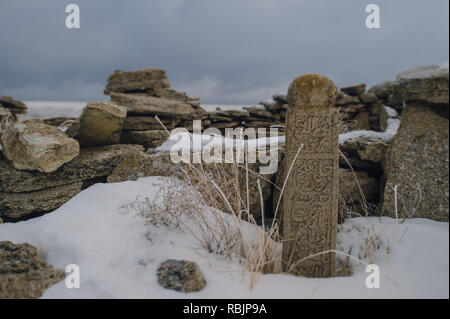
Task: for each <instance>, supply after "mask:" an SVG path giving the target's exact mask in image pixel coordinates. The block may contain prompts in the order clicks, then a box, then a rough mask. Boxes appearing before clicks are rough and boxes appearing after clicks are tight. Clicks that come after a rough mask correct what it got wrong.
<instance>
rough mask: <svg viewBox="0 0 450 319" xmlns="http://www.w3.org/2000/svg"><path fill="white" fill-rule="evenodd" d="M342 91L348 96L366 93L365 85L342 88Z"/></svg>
mask: <svg viewBox="0 0 450 319" xmlns="http://www.w3.org/2000/svg"><path fill="white" fill-rule="evenodd" d="M341 91H342V92H344V93H345V94H347V95H351V96H358V95H361V94H363V93H364V92H365V91H366V85H365V84H358V85H352V86H347V87H343V88H341Z"/></svg>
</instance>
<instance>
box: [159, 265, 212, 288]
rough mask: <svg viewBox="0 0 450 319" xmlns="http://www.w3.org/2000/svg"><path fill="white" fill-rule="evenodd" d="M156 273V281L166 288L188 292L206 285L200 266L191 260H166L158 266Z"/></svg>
mask: <svg viewBox="0 0 450 319" xmlns="http://www.w3.org/2000/svg"><path fill="white" fill-rule="evenodd" d="M157 275H158V283H159V284H160V285H161V286H163V287H164V288H166V289H172V290H175V291H180V292H184V293H188V292H194V291H200V290H202V289H203V288H205V286H206V281H205V279H204V277H203V274H202V272H201V271H200V268H199V267H198V265H197V264H196V263H195V262H193V261H186V260H174V259H169V260H166V261H165V262H163V263H162V264H161V265H160V266H159V268H158V271H157Z"/></svg>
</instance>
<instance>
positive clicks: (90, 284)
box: [0, 177, 449, 298]
mask: <svg viewBox="0 0 450 319" xmlns="http://www.w3.org/2000/svg"><path fill="white" fill-rule="evenodd" d="M163 180H164V179H163V178H161V177H146V178H141V179H139V180H137V181H134V182H131V181H129V182H123V183H114V184H95V185H93V186H91V187H89V188H88V189H86V190H84V191H83V192H81V193H80V194H78V195H77V196H75V197H74V198H72V199H71V200H70V201H68V202H67V203H66V204H64V205H63V206H61V207H60V208H59V209H57V210H55V211H54V212H53V213H50V214H47V215H44V216H42V217H39V218H34V219H31V220H28V221H23V222H20V223H16V224H9V223H5V224H1V225H0V240H10V241H12V242H14V243H23V242H28V243H30V244H32V245H34V246H36V247H37V248H38V252H39V254H40V255H41V256H42V257H43V258H44V259H45V260H46V261H47V262H48V263H50V264H52V265H53V266H54V267H57V268H59V269H65V267H66V266H67V265H69V264H77V265H78V266H79V267H80V275H81V287H80V288H79V289H68V288H66V286H65V283H64V281H62V282H60V283H58V284H56V285H54V286H52V287H50V288H49V289H48V290H47V291H46V292H45V294H44V295H43V298H448V297H449V225H448V223H442V222H435V221H430V220H425V219H411V220H407V221H405V222H404V223H402V224H399V223H397V222H396V221H395V220H394V219H391V218H387V217H384V218H375V217H371V218H355V219H349V220H347V221H346V222H345V223H344V224H343V225H342V226H340V231H339V233H338V239H339V247H340V248H339V249H342V250H343V251H345V252H347V251H348V250H349V248H350V247H352V255H354V256H356V257H357V255H358V253H359V252H360V251H361V250H363V249H364V247H365V242H366V239H367V238H368V236H371V237H377V238H379V240H380V244H379V247H380V249H378V250H377V251H375V252H374V254H373V256H374V259H373V261H371V262H373V263H375V264H377V265H378V266H379V267H380V270H381V287H380V288H379V289H368V288H366V285H365V281H366V278H367V276H368V273H366V272H365V265H362V264H359V263H358V262H356V261H353V262H352V263H353V265H354V274H353V275H352V276H350V277H338V278H329V279H314V278H300V277H295V276H291V275H281V274H271V275H261V276H260V277H259V279H258V281H257V282H256V285H255V286H254V288H253V289H250V285H249V276H248V275H244V276H243V272H242V270H243V265H242V264H240V263H238V262H237V261H231V262H228V261H225V260H224V259H223V258H221V257H220V256H216V255H211V254H209V253H207V252H206V251H205V250H204V249H202V248H201V246H200V245H199V243H198V242H197V241H196V240H195V239H194V238H193V236H192V234H190V233H189V232H186V231H185V232H181V231H175V230H168V229H166V228H156V227H154V226H151V225H146V224H145V223H144V220H143V219H142V218H141V217H140V216H137V215H136V214H135V213H133V212H126V211H123V210H122V209H121V208H120V206H122V205H123V204H127V203H130V202H131V201H133V200H135V199H136V196H149V197H151V198H152V197H155V196H156V194H157V191H158V189H159V187H160V185H161V183H162V182H163ZM243 223H245V222H243ZM244 225H245V226H246V227H242V228H241V229H242V231H243V232H244V236H252V233H254V232H255V228H256V227H255V226H253V225H249V224H247V223H245V224H244ZM149 239H151V240H149ZM171 258H174V259H186V260H191V261H195V262H196V263H197V264H198V265H199V266H200V268H201V270H202V272H203V274H204V275H205V279H206V281H207V286H206V288H205V289H204V290H202V291H200V292H196V293H190V294H183V293H180V292H175V291H172V290H167V289H164V288H162V287H161V286H159V284H158V283H157V276H156V270H157V268H158V266H159V265H160V263H161V262H163V261H164V260H166V259H171Z"/></svg>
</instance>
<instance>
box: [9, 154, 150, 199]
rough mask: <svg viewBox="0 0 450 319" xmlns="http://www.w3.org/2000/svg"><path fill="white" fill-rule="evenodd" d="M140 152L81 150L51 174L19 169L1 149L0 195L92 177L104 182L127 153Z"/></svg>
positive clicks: (26, 191) (68, 183) (88, 179)
mask: <svg viewBox="0 0 450 319" xmlns="http://www.w3.org/2000/svg"><path fill="white" fill-rule="evenodd" d="M134 153H143V147H142V146H138V145H109V146H101V147H92V148H84V149H81V151H80V155H79V156H78V157H76V158H75V159H73V160H72V161H70V162H69V163H67V164H65V165H63V166H61V167H60V168H59V169H57V170H56V171H54V172H52V173H41V172H36V171H18V170H16V169H14V167H13V166H12V165H11V163H10V162H9V161H7V160H6V159H5V158H4V157H3V156H2V155H1V152H0V198H3V197H4V196H5V195H4V193H28V192H35V191H40V190H45V189H48V188H54V187H60V186H65V185H72V184H76V183H78V182H88V181H91V180H97V181H103V182H104V181H105V180H106V177H107V176H109V175H110V174H112V173H113V171H114V169H115V168H116V167H117V166H118V165H119V164H120V163H121V162H122V160H123V159H124V158H126V156H128V155H129V154H134Z"/></svg>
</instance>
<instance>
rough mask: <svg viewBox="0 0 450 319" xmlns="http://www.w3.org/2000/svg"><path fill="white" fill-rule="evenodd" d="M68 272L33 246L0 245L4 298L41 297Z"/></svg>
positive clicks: (0, 294)
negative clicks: (60, 268)
mask: <svg viewBox="0 0 450 319" xmlns="http://www.w3.org/2000/svg"><path fill="white" fill-rule="evenodd" d="M64 277H65V273H64V271H62V270H57V269H54V268H53V267H52V266H50V265H49V264H47V263H46V262H45V261H44V260H42V259H41V258H40V257H39V256H38V254H37V250H36V248H35V247H33V246H31V245H30V244H19V245H16V244H13V243H12V242H10V241H2V242H0V299H19V298H22V299H23V298H26V299H28V298H39V297H41V296H42V294H43V293H44V292H45V290H46V289H47V288H49V287H50V286H52V285H54V284H56V283H57V282H59V281H61V280H63V279H64Z"/></svg>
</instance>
